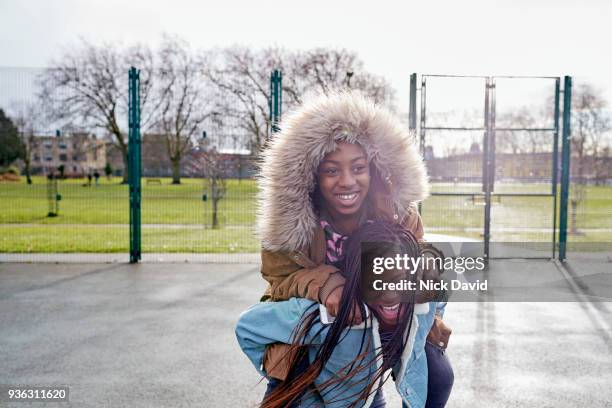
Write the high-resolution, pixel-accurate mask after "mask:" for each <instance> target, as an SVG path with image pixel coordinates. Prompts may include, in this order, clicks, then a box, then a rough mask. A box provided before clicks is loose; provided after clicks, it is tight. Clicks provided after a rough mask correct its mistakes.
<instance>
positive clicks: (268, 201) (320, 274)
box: [258, 92, 452, 407]
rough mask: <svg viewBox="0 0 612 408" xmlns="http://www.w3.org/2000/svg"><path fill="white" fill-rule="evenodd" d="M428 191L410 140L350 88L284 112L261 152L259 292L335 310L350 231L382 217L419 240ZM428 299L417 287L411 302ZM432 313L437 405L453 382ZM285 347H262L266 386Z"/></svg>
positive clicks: (282, 369)
mask: <svg viewBox="0 0 612 408" xmlns="http://www.w3.org/2000/svg"><path fill="white" fill-rule="evenodd" d="M428 191H429V183H428V180H427V174H426V170H425V166H424V164H423V161H422V158H421V156H420V154H419V153H418V150H417V147H416V143H415V139H414V137H413V135H411V134H410V133H409V132H408V131H407V130H406V129H405V127H404V126H403V125H402V124H401V123H400V122H399V120H398V119H397V118H395V117H394V116H393V115H392V114H391V113H390V112H388V111H387V110H385V109H383V108H382V107H380V106H378V105H376V104H375V103H374V102H373V101H371V100H370V99H368V98H365V97H363V96H361V95H360V94H358V93H354V92H335V93H330V94H329V95H325V96H319V97H317V98H314V99H311V100H310V101H308V102H306V103H304V104H303V105H302V106H301V107H300V108H299V109H297V110H296V111H295V112H293V113H292V114H289V115H287V116H286V117H285V118H284V119H283V122H282V123H281V131H280V132H279V133H277V134H275V136H274V138H273V139H272V140H271V141H270V143H269V145H268V146H267V148H266V149H265V151H264V153H263V160H262V163H261V174H260V176H259V197H258V232H259V235H260V238H261V242H262V251H261V260H262V266H261V273H262V276H263V278H264V279H265V280H266V281H268V283H269V285H268V288H267V290H266V292H265V294H264V296H263V297H262V299H261V300H262V301H271V302H279V301H284V300H288V299H290V298H302V299H307V300H310V301H314V302H317V303H319V304H322V305H324V306H325V307H326V308H327V311H328V312H329V314H330V315H331V316H336V317H337V316H338V313H339V309H340V306H341V302H342V298H343V293H344V291H345V289H346V279H345V277H344V276H343V274H342V273H341V266H342V264H343V261H344V256H345V250H344V245H345V242H346V240H347V239H348V237H349V236H350V235H351V234H352V233H354V231H356V230H357V229H358V228H359V227H360V226H363V225H364V223H365V222H366V221H377V220H386V221H388V222H390V223H394V224H398V225H401V226H403V227H404V228H405V229H406V230H408V231H409V232H411V233H412V234H413V235H414V237H415V238H416V239H417V240H418V241H421V240H422V239H423V225H422V222H421V218H420V216H419V214H418V211H417V206H416V204H417V203H418V202H419V201H421V200H423V199H424V198H425V197H426V196H427V194H428ZM431 298H432V297H431V296H427V294H424V295H422V296H419V298H417V299H416V303H417V304H425V303H426V302H428V301H429V300H431ZM297 302H298V303H300V302H303V301H302V300H300V301H297ZM271 307H272V306H271ZM435 315H436V317H435V320H434V323H433V324H432V325H430V327H431V330H430V333H429V339H428V344H431V345H434V346H435V348H436V350H434V353H432V354H431V356H432V358H433V359H432V360H431V363H434V364H430V366H429V377H428V378H429V380H430V387H433V390H430V391H432V392H430V393H429V395H430V396H431V395H436V396H438V395H441V396H443V398H442V399H441V402H440V401H434V400H432V401H431V405H429V406H431V407H434V406H444V403H445V401H446V399H445V398H444V395H446V397H448V393H450V387H451V386H452V369H451V368H450V365H449V364H448V361H447V360H446V358H445V356H444V349H445V348H446V345H447V343H448V338H449V336H450V329H448V328H447V327H446V326H445V325H444V323H443V321H442V315H443V308H442V307H438V309H437V310H436V313H435ZM349 316H350V318H351V319H350V320H351V323H352V324H359V323H361V321H362V319H363V317H364V316H363V314H362V310H361V309H360V308H357V307H353V308H352V309H351V310H350V314H349ZM289 334H290V333H287V335H289ZM289 351H290V346H288V345H286V344H273V345H270V346H269V347H267V348H266V351H265V354H264V357H263V361H262V363H263V366H264V370H265V372H266V374H267V378H268V379H269V381H270V383H269V388H270V390H272V389H273V388H274V387H275V385H276V384H277V383H278V382H279V381H282V380H285V379H286V378H287V375H288V367H287V364H286V363H283V360H286V357H287V356H289V354H288V353H289ZM428 355H430V354H429V353H428ZM302 368H303V367H302ZM439 368H442V370H439ZM432 381H433V382H432ZM429 403H430V401H429V398H428V404H429Z"/></svg>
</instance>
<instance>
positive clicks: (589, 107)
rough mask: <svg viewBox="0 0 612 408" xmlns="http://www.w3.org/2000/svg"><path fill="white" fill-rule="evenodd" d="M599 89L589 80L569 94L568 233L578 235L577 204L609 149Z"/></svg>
mask: <svg viewBox="0 0 612 408" xmlns="http://www.w3.org/2000/svg"><path fill="white" fill-rule="evenodd" d="M607 106H608V103H607V101H606V100H605V99H604V98H603V96H602V94H601V91H600V90H599V89H597V88H595V87H594V86H593V85H591V84H588V83H581V84H579V85H578V86H575V87H574V90H573V93H572V136H571V148H572V167H573V169H572V176H573V183H572V189H571V194H570V209H571V213H570V219H571V222H570V233H572V234H578V233H579V231H578V226H577V216H578V213H579V212H580V211H579V207H580V205H581V203H582V202H583V201H585V199H586V185H587V182H588V179H589V178H593V179H596V178H597V163H598V162H600V161H601V160H600V158H601V157H603V156H605V155H606V154H607V153H608V152H609V143H610V141H609V139H607V135H608V133H609V132H610V131H611V130H612V121H611V118H610V114H609V113H608V112H607V110H606V108H607Z"/></svg>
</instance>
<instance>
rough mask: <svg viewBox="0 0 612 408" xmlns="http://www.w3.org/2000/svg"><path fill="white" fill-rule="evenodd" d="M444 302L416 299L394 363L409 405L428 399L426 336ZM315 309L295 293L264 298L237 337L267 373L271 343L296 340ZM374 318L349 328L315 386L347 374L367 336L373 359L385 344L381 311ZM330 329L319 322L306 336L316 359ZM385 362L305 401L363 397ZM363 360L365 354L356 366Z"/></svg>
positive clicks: (331, 403) (332, 403) (337, 403)
mask: <svg viewBox="0 0 612 408" xmlns="http://www.w3.org/2000/svg"><path fill="white" fill-rule="evenodd" d="M440 306H442V305H440ZM438 307H439V306H438V305H437V304H436V303H435V302H430V303H425V304H417V305H415V312H414V318H413V320H412V328H411V330H410V336H409V337H408V340H407V342H406V348H405V349H404V350H403V352H402V357H401V361H400V362H399V363H398V364H397V365H396V366H395V367H393V373H394V377H395V386H396V389H397V391H398V392H399V394H400V396H401V398H402V400H403V401H404V402H405V403H406V404H407V405H408V406H409V407H424V406H425V401H426V399H427V357H426V355H425V340H426V338H427V334H428V333H429V330H430V329H431V326H432V323H433V320H434V315H435V313H436V309H437V308H438ZM313 310H317V311H318V305H317V303H316V302H313V301H311V300H308V299H303V298H291V299H289V300H287V301H282V302H261V303H258V304H256V305H254V306H252V307H250V308H249V309H248V310H246V311H245V312H244V313H242V315H241V316H240V318H239V320H238V324H237V326H236V337H237V339H238V343H239V345H240V347H241V348H242V351H243V352H244V353H245V354H246V355H247V357H248V358H249V360H251V362H252V363H253V365H254V366H255V368H256V369H257V371H258V372H259V373H260V374H261V375H263V376H265V375H266V373H265V371H264V370H263V360H264V354H265V351H266V347H267V346H268V345H270V344H273V343H277V342H280V343H286V344H289V343H291V340H292V334H293V332H294V329H295V328H296V327H297V326H298V325H299V323H300V322H301V320H302V317H303V315H306V314H308V312H310V311H313ZM438 313H440V311H438ZM368 322H369V323H368V324H367V325H366V324H365V323H361V324H359V325H355V326H351V327H350V328H347V329H346V330H347V331H348V332H346V333H343V334H342V336H344V335H345V334H346V336H345V337H344V338H343V340H342V341H341V342H339V343H338V345H337V346H336V348H335V349H334V352H333V354H332V356H331V358H330V359H329V361H328V362H327V364H326V365H325V367H324V368H323V370H322V371H321V374H320V375H319V376H318V377H317V379H316V380H315V386H318V385H321V384H323V383H324V382H326V381H328V380H330V379H334V378H337V377H338V373H340V372H342V370H344V374H346V372H347V367H348V366H349V363H350V362H351V361H353V360H354V359H355V358H356V357H357V354H358V351H359V347H360V344H361V342H362V339H363V338H364V336H365V340H364V348H363V350H362V353H363V352H365V351H367V355H365V356H364V357H363V360H362V361H372V359H373V358H374V355H375V354H374V353H375V350H377V349H379V348H380V344H381V343H380V336H379V332H378V321H377V319H376V317H374V316H373V315H372V314H370V318H369V319H368ZM328 329H329V327H328V326H323V325H321V324H320V323H318V322H317V323H315V324H314V325H313V327H312V329H311V331H310V333H309V335H308V336H307V338H306V341H305V344H308V345H310V347H309V350H308V355H309V359H310V361H313V359H314V358H315V356H316V353H317V351H318V348H319V346H320V345H321V344H322V342H323V340H324V339H325V336H326V335H327V331H328ZM364 330H366V333H364ZM368 340H369V341H368ZM381 364H382V361H381V359H377V361H376V364H373V365H372V366H371V367H370V368H369V369H367V370H362V371H361V372H359V373H357V374H356V375H355V377H353V378H351V379H350V380H348V381H345V382H343V383H341V384H339V385H338V386H332V387H327V388H326V389H325V391H324V393H323V395H322V394H320V393H312V392H310V393H307V394H306V396H305V398H306V400H303V401H302V404H303V406H313V407H326V408H329V407H334V408H336V407H338V408H339V407H346V406H347V405H350V404H351V403H352V402H354V401H355V400H356V399H357V398H358V396H359V394H360V392H361V390H362V389H363V387H364V384H366V383H369V380H368V379H369V378H370V377H371V376H373V375H374V374H375V372H376V370H377V369H378V368H379V367H380V365H381ZM358 365H359V360H358V363H357V364H356V366H358ZM344 374H343V375H344ZM362 380H365V381H362ZM360 381H362V382H360ZM377 388H378V386H377V385H375V386H374V388H373V390H374V391H375V390H376V389H377ZM374 393H375V392H372V393H371V394H370V396H369V398H368V399H367V400H366V401H364V402H363V403H362V404H361V405H358V406H360V407H369V406H370V405H371V403H372V400H373V398H374Z"/></svg>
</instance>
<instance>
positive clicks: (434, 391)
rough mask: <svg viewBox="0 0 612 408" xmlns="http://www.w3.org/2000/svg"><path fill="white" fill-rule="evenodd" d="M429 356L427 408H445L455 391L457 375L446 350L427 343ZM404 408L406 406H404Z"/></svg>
mask: <svg viewBox="0 0 612 408" xmlns="http://www.w3.org/2000/svg"><path fill="white" fill-rule="evenodd" d="M425 353H426V355H427V379H428V381H427V402H426V403H425V408H444V406H445V405H446V402H447V401H448V397H450V393H451V390H452V389H453V382H454V381H455V375H454V373H453V367H452V366H451V365H450V361H449V360H448V357H447V356H446V354H445V353H444V350H442V349H440V348H438V347H437V346H434V345H433V344H431V343H429V342H426V343H425ZM403 406H404V408H405V407H406V404H403Z"/></svg>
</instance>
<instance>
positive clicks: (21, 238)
mask: <svg viewBox="0 0 612 408" xmlns="http://www.w3.org/2000/svg"><path fill="white" fill-rule="evenodd" d="M129 246H130V245H129V230H128V227H127V225H126V226H114V227H110V226H95V225H94V226H92V225H86V226H83V225H70V226H63V225H45V226H22V225H18V224H16V225H11V226H0V252H11V253H38V252H47V253H52V252H58V253H68V252H92V253H111V252H129ZM259 249H260V247H259V242H258V241H257V240H256V239H255V238H254V236H253V234H252V232H251V230H250V227H236V228H231V229H230V228H226V229H206V228H197V229H172V230H169V229H162V228H148V227H146V226H143V231H142V250H143V252H145V253H164V252H193V253H254V252H258V251H259Z"/></svg>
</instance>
